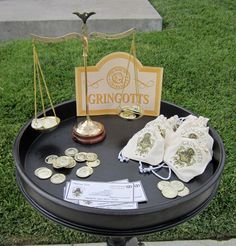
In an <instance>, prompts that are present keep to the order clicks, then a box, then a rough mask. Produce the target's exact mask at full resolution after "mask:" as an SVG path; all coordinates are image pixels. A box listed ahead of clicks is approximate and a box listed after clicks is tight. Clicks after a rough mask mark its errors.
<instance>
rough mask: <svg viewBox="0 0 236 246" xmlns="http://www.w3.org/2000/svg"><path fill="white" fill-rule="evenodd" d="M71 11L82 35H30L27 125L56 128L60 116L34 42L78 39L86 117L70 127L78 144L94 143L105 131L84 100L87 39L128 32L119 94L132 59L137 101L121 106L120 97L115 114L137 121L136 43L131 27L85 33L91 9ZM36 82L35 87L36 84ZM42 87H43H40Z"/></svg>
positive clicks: (116, 36)
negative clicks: (30, 115) (39, 106)
mask: <svg viewBox="0 0 236 246" xmlns="http://www.w3.org/2000/svg"><path fill="white" fill-rule="evenodd" d="M73 14H75V15H77V16H78V17H79V18H80V19H81V20H82V22H83V24H82V34H80V33H69V34H66V35H64V36H61V37H53V38H52V37H43V36H38V35H32V43H33V58H34V110H35V117H34V119H33V120H32V123H31V126H32V128H33V129H35V130H38V131H49V130H52V129H54V128H56V127H57V126H58V125H59V123H60V119H59V118H58V117H57V115H56V112H55V109H54V106H53V103H52V99H51V96H50V92H49V89H48V86H47V83H46V80H45V76H44V74H43V71H42V67H41V64H40V61H39V57H38V53H37V49H36V41H39V42H43V43H56V42H62V41H65V40H69V39H81V41H82V44H83V63H84V64H83V65H84V76H85V78H84V79H85V98H86V119H85V120H84V121H80V122H78V123H77V124H76V125H75V126H74V127H73V130H72V138H73V140H74V141H76V142H80V143H82V144H94V143H98V142H101V141H103V140H104V138H105V136H106V133H105V128H104V126H103V124H102V123H100V122H97V121H94V120H92V119H91V117H90V115H89V103H88V79H87V60H88V53H89V52H88V51H89V49H88V47H89V46H88V40H89V38H100V39H105V40H115V39H122V38H125V37H128V36H131V35H132V42H131V48H130V54H129V59H128V64H127V68H126V75H125V78H124V79H123V84H124V86H123V88H122V92H121V93H122V95H123V94H124V89H125V80H126V78H127V76H128V70H129V65H130V62H131V60H132V59H133V67H134V86H135V93H136V98H137V102H136V104H134V105H123V104H122V100H121V101H120V103H119V106H118V109H117V114H118V115H119V116H120V117H121V118H123V119H126V120H137V119H139V118H141V117H142V115H143V109H142V106H141V103H140V96H139V95H140V94H139V85H138V83H139V82H138V72H137V65H136V45H135V29H130V30H127V31H125V32H122V33H118V34H106V33H100V32H93V33H90V34H88V28H87V20H88V18H89V17H90V16H92V15H94V14H95V13H94V12H90V13H86V12H85V13H83V14H80V13H79V12H74V13H73ZM37 84H38V86H37ZM43 88H44V90H43ZM37 91H39V95H40V100H41V104H42V109H43V117H41V118H38V117H37ZM43 91H45V92H46V96H47V98H48V100H49V102H50V106H51V108H52V112H53V115H50V116H48V115H46V111H45V101H44V95H43Z"/></svg>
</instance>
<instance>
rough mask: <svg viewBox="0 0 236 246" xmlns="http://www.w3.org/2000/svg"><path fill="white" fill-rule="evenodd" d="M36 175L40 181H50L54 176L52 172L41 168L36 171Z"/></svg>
mask: <svg viewBox="0 0 236 246" xmlns="http://www.w3.org/2000/svg"><path fill="white" fill-rule="evenodd" d="M34 174H35V176H37V177H38V178H40V179H48V178H50V177H51V176H52V171H51V170H50V169H49V168H47V167H40V168H37V169H36V170H35V171H34Z"/></svg>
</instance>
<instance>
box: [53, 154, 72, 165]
mask: <svg viewBox="0 0 236 246" xmlns="http://www.w3.org/2000/svg"><path fill="white" fill-rule="evenodd" d="M72 160H73V158H72V157H70V156H66V155H65V156H64V155H63V156H59V157H58V158H57V159H56V160H55V161H54V162H53V167H54V168H63V167H66V166H69V165H70V164H71V162H72Z"/></svg>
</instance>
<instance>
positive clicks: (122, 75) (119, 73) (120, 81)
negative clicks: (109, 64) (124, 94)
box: [107, 66, 130, 89]
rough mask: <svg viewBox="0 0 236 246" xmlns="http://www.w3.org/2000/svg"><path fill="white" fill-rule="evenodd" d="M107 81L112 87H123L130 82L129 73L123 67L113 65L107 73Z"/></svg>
mask: <svg viewBox="0 0 236 246" xmlns="http://www.w3.org/2000/svg"><path fill="white" fill-rule="evenodd" d="M107 83H108V85H109V86H110V87H112V88H114V89H123V88H125V87H127V86H128V84H129V83H130V73H129V71H128V70H127V69H125V68H124V67H119V66H117V67H113V68H112V69H110V70H109V72H108V73H107Z"/></svg>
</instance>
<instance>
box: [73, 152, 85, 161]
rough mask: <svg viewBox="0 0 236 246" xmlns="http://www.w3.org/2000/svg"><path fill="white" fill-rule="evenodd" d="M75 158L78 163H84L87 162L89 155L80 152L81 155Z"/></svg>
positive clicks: (78, 154)
mask: <svg viewBox="0 0 236 246" xmlns="http://www.w3.org/2000/svg"><path fill="white" fill-rule="evenodd" d="M74 158H75V160H76V161H78V162H84V161H86V158H87V153H86V152H79V153H77V154H75V156H74Z"/></svg>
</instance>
